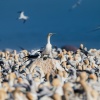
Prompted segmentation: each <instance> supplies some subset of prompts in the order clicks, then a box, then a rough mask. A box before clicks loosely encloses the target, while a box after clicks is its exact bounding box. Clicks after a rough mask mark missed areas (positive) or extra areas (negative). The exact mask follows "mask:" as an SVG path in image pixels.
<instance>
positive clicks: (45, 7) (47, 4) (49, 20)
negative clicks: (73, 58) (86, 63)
mask: <svg viewBox="0 0 100 100" xmlns="http://www.w3.org/2000/svg"><path fill="white" fill-rule="evenodd" d="M76 2H77V0H0V49H4V48H12V49H18V48H19V47H18V46H22V47H24V48H26V49H33V48H40V47H42V46H44V45H45V44H46V36H47V34H48V33H49V32H55V33H57V34H56V35H55V36H54V37H52V39H51V42H52V44H53V45H57V46H62V45H75V46H79V45H80V43H84V44H85V46H87V47H88V48H100V39H99V37H100V31H96V32H92V33H88V31H90V30H92V29H94V28H95V27H97V26H98V25H100V0H82V3H81V5H80V6H79V7H77V8H75V9H73V11H71V12H69V9H70V8H71V6H72V5H73V4H75V3H76ZM18 11H24V12H25V15H27V16H29V20H28V21H27V22H26V23H25V24H23V23H22V21H20V20H17V19H16V18H18V16H19V14H18V13H17V12H18Z"/></svg>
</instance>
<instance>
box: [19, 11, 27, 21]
mask: <svg viewBox="0 0 100 100" xmlns="http://www.w3.org/2000/svg"><path fill="white" fill-rule="evenodd" d="M18 13H20V16H19V18H18V19H19V20H23V23H25V22H26V20H27V19H28V18H29V17H28V16H25V15H24V11H20V12H18Z"/></svg>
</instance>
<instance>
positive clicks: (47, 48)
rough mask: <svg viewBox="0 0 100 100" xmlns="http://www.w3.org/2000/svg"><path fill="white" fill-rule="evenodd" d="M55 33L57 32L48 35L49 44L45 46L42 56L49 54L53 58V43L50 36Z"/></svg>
mask: <svg viewBox="0 0 100 100" xmlns="http://www.w3.org/2000/svg"><path fill="white" fill-rule="evenodd" d="M53 34H55V33H49V34H48V36H47V44H46V46H45V48H44V50H43V52H42V55H41V56H42V57H43V56H44V55H48V56H49V57H51V58H52V45H51V43H50V37H51V36H52V35H53Z"/></svg>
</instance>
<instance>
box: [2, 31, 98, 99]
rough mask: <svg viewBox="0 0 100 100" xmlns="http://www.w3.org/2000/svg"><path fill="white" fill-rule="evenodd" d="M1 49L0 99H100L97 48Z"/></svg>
mask: <svg viewBox="0 0 100 100" xmlns="http://www.w3.org/2000/svg"><path fill="white" fill-rule="evenodd" d="M52 35H53V33H49V34H48V36H47V44H46V46H45V47H44V49H43V50H41V49H37V50H31V51H28V50H21V51H19V52H18V51H16V50H13V51H10V50H5V51H1V52H0V100H100V50H97V49H90V50H87V48H86V47H84V45H83V44H81V45H80V47H79V48H78V49H77V50H76V51H67V50H65V49H61V48H53V46H52V45H51V43H50V37H51V36H52Z"/></svg>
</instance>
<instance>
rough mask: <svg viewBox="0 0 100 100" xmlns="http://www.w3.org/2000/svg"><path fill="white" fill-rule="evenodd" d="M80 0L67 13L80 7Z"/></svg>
mask: <svg viewBox="0 0 100 100" xmlns="http://www.w3.org/2000/svg"><path fill="white" fill-rule="evenodd" d="M81 2H82V0H78V1H77V2H76V3H75V4H74V5H73V6H72V7H71V8H70V9H69V11H72V10H73V9H75V8H77V7H78V6H80V5H81Z"/></svg>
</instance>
